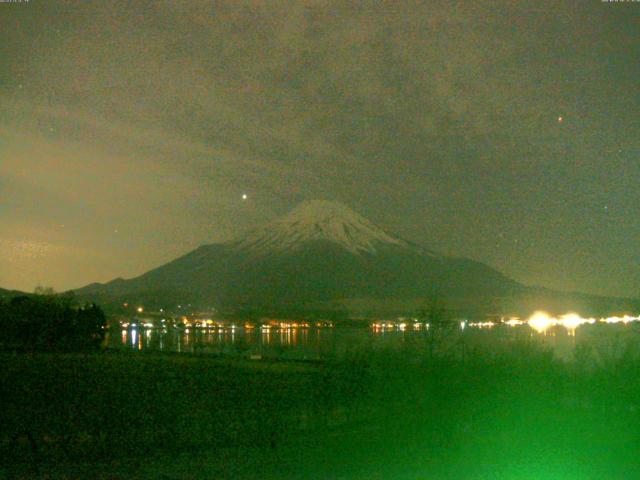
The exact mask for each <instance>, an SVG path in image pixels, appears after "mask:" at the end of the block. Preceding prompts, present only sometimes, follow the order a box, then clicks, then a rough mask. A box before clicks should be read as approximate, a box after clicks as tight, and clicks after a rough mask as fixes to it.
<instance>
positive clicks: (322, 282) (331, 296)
mask: <svg viewBox="0 0 640 480" xmlns="http://www.w3.org/2000/svg"><path fill="white" fill-rule="evenodd" d="M536 292H538V293H536ZM548 292H549V291H547V290H540V289H538V290H536V289H535V288H532V287H526V286H524V285H522V284H520V283H518V282H516V281H515V280H512V279H510V278H508V277H506V276H505V275H503V274H502V273H501V272H499V271H497V270H496V269H494V268H492V267H490V266H488V265H486V264H483V263H481V262H477V261H474V260H471V259H467V258H462V257H447V256H443V255H439V254H437V253H436V252H433V251H431V250H429V249H427V248H423V247H421V246H419V245H416V244H415V243H412V242H409V241H407V240H404V239H402V238H401V237H399V236H397V235H394V234H391V233H388V232H386V231H385V230H383V229H382V228H380V227H378V226H377V225H375V224H373V223H372V222H370V221H369V220H367V219H366V218H364V217H363V216H361V215H360V214H358V213H356V212H354V211H353V210H351V209H350V208H348V207H346V206H344V205H342V204H339V203H337V202H331V201H326V200H312V201H307V202H303V203H302V204H300V205H298V206H297V207H296V208H294V209H293V210H291V211H290V212H289V213H287V214H285V215H283V216H281V217H278V218H276V219H275V220H273V221H271V222H269V223H267V224H266V225H264V226H262V227H258V228H256V229H253V230H251V231H249V232H247V233H246V234H244V235H242V236H240V237H239V238H236V239H234V240H231V241H229V242H224V243H212V244H208V245H202V246H200V247H198V248H196V249H195V250H192V251H190V252H188V253H186V254H185V255H183V256H181V257H178V258H176V259H175V260H172V261H170V262H168V263H166V264H164V265H161V266H159V267H156V268H154V269H151V270H149V271H147V272H145V273H143V274H142V275H139V276H138V277H134V278H131V279H128V280H125V279H121V278H118V279H114V280H112V281H111V282H107V283H105V284H91V285H87V286H86V287H83V288H81V289H78V290H76V293H77V294H78V295H79V296H80V297H82V298H87V299H90V300H97V301H102V302H103V303H104V302H107V303H110V302H111V303H117V302H128V303H129V302H138V303H140V304H145V305H157V306H163V307H165V308H166V307H168V306H169V305H171V304H182V303H192V304H194V305H199V306H203V307H215V308H219V309H222V310H231V311H233V310H237V309H242V308H257V309H260V308H263V309H270V311H287V309H289V310H291V309H295V310H296V311H304V310H305V309H312V308H318V306H319V305H321V306H323V307H322V308H336V306H340V305H344V304H347V303H349V299H355V298H359V299H360V298H371V299H376V300H377V301H384V300H385V299H387V300H391V299H394V300H400V301H406V302H407V304H408V303H409V301H410V300H412V301H413V300H415V299H420V298H422V299H425V298H434V297H438V298H442V299H445V300H447V301H448V303H449V304H451V305H458V306H459V310H460V311H465V312H466V311H470V312H475V311H478V312H480V311H482V312H484V313H496V312H498V311H501V310H503V311H506V310H510V311H514V309H515V307H514V306H513V305H517V304H518V301H519V300H518V299H519V298H520V299H521V298H524V299H525V301H528V302H529V303H530V304H531V305H534V306H535V305H537V307H536V308H543V307H544V304H543V303H544V302H542V301H537V300H535V298H533V297H534V296H535V295H538V296H539V297H541V298H547V299H551V300H549V301H548V302H547V304H549V305H560V304H562V305H565V304H567V302H564V301H563V302H564V303H563V302H560V303H558V302H557V301H556V300H557V299H558V298H565V297H562V295H563V294H560V293H557V294H549V293H548ZM554 295H555V296H554ZM587 297H588V296H580V297H579V301H577V303H576V304H580V305H583V304H589V301H586V300H585V298H587ZM576 298H578V297H576ZM589 298H592V299H595V298H599V297H595V296H591V297H589ZM545 301H546V300H545ZM536 302H537V303H536ZM594 302H595V300H594V301H593V302H591V303H594ZM568 304H569V305H570V304H571V301H569V302H568ZM558 308H559V307H558ZM587 311H588V310H585V313H586V312H587ZM563 313H564V312H563Z"/></svg>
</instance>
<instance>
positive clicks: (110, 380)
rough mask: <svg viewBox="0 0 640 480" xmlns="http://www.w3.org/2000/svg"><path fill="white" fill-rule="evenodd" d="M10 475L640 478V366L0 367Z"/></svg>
mask: <svg viewBox="0 0 640 480" xmlns="http://www.w3.org/2000/svg"><path fill="white" fill-rule="evenodd" d="M0 360H1V361H2V363H3V368H2V370H1V372H0V385H1V388H2V392H1V393H2V408H1V409H0V410H1V411H0V429H1V431H0V440H1V442H0V449H1V450H0V468H1V470H0V472H1V473H0V475H2V476H4V477H5V478H93V479H98V478H165V479H168V478H203V479H204V478H256V479H258V478H274V479H276V478H296V479H297V478H300V479H303V478H332V479H333V478H344V479H351V478H380V479H386V478H390V479H396V478H407V479H415V478H425V479H440V478H443V479H444V478H452V479H466V478H469V479H501V478H504V479H545V478H549V479H564V478H566V479H582V478H585V479H599V478H602V479H617V478H619V479H630V478H640V456H638V455H637V448H638V441H639V440H640V362H638V361H637V360H632V359H629V358H623V359H620V360H618V361H615V362H611V363H610V364H607V365H602V364H596V363H594V362H590V361H589V359H588V357H587V356H580V355H578V356H577V360H576V361H574V362H572V363H568V364H567V363H561V362H558V361H556V360H554V359H553V358H552V356H551V355H550V354H549V353H548V352H545V351H541V350H538V349H536V348H532V347H531V346H526V345H523V346H520V348H518V349H517V350H516V351H514V353H513V354H509V355H500V356H498V357H497V356H494V355H489V354H487V353H484V354H481V353H477V352H476V353H472V352H471V353H470V354H469V355H467V356H466V357H465V361H464V362H461V361H457V360H456V361H454V360H451V359H438V358H435V359H434V358H427V357H424V358H415V355H412V357H411V358H407V357H405V356H404V355H403V352H377V353H375V354H374V353H370V354H366V355H365V354H360V355H357V356H355V355H354V356H352V357H351V358H348V359H346V360H344V361H340V362H325V363H316V364H303V363H292V362H250V361H243V360H233V359H220V358H211V357H205V356H187V355H166V354H145V353H136V352H131V353H124V352H117V353H115V352H103V353H99V354H90V355H81V354H65V355H61V354H57V355H54V354H36V355H14V354H2V355H0Z"/></svg>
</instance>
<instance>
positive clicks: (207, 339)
mask: <svg viewBox="0 0 640 480" xmlns="http://www.w3.org/2000/svg"><path fill="white" fill-rule="evenodd" d="M108 345H109V346H110V347H111V348H119V349H134V350H148V351H164V352H178V353H198V354H215V355H242V356H246V357H253V358H255V359H258V358H281V359H289V360H322V359H331V358H338V359H339V358H345V357H346V356H349V355H355V354H359V353H365V354H366V353H367V352H371V351H378V352H396V353H404V354H406V355H407V356H408V357H409V358H411V357H412V356H415V357H416V358H419V357H420V355H426V354H427V353H428V352H430V351H432V350H435V351H436V353H439V354H445V355H448V356H450V357H454V358H456V357H457V358H463V357H464V356H466V355H472V354H473V353H474V352H479V351H480V352H485V353H486V352H488V353H492V354H500V353H508V352H514V351H515V352H517V351H518V349H522V348H528V347H530V346H540V347H546V348H548V349H550V350H552V351H553V353H554V355H555V356H556V357H558V358H561V359H563V360H571V359H573V358H574V357H575V355H576V347H579V348H578V352H583V353H584V351H585V350H589V352H590V353H589V355H591V356H592V357H593V358H595V359H598V360H601V361H612V360H614V359H616V358H620V357H621V356H623V355H627V356H629V355H632V356H637V355H638V353H639V352H640V324H638V323H630V324H626V325H623V324H616V325H608V324H595V325H581V326H580V327H579V328H577V329H575V330H568V329H565V328H563V327H562V326H554V327H551V328H549V329H548V330H547V331H545V332H542V333H540V332H537V331H535V330H534V329H532V328H531V327H530V326H528V325H526V324H525V325H519V326H513V327H511V326H507V325H496V326H493V327H492V328H478V327H469V326H466V327H465V328H458V327H454V328H450V329H448V330H442V331H439V332H438V333H436V334H434V333H433V332H432V331H427V330H426V329H424V328H423V329H420V330H414V329H412V328H408V329H404V330H403V329H400V328H398V327H397V326H394V327H392V328H387V329H374V328H372V327H367V326H362V327H341V326H336V327H333V328H315V327H309V328H269V329H264V328H260V327H259V326H257V327H255V328H250V329H246V328H244V327H235V328H231V327H226V328H214V329H211V328H188V329H184V328H175V327H169V328H145V327H141V326H137V327H131V326H128V327H122V328H120V329H112V330H111V332H110V335H109V339H108ZM578 354H580V353H578Z"/></svg>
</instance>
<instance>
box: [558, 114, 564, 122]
mask: <svg viewBox="0 0 640 480" xmlns="http://www.w3.org/2000/svg"><path fill="white" fill-rule="evenodd" d="M563 120H564V117H563V116H562V115H560V116H559V117H558V123H562V122H563Z"/></svg>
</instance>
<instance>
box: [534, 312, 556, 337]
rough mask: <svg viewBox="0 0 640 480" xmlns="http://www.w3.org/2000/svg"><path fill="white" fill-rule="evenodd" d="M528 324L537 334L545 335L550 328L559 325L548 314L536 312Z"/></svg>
mask: <svg viewBox="0 0 640 480" xmlns="http://www.w3.org/2000/svg"><path fill="white" fill-rule="evenodd" d="M527 323H528V324H529V326H530V327H531V328H533V329H534V330H535V331H536V332H538V333H544V332H545V331H546V330H547V329H548V328H549V327H552V326H553V325H555V324H556V323H558V320H556V319H555V318H551V317H550V316H549V314H548V313H546V312H535V313H534V314H533V315H531V318H529V321H528V322H527Z"/></svg>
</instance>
